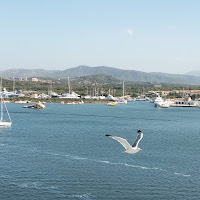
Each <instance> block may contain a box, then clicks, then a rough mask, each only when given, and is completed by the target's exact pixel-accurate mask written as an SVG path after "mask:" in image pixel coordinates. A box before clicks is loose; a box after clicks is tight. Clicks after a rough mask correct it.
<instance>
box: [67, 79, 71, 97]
mask: <svg viewBox="0 0 200 200" xmlns="http://www.w3.org/2000/svg"><path fill="white" fill-rule="evenodd" d="M68 87H69V94H70V92H71V91H70V87H71V86H70V80H69V76H68Z"/></svg>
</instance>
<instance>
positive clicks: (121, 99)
mask: <svg viewBox="0 0 200 200" xmlns="http://www.w3.org/2000/svg"><path fill="white" fill-rule="evenodd" d="M118 103H123V104H127V100H126V99H125V98H124V81H123V96H122V98H119V99H118Z"/></svg>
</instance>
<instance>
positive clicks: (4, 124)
mask: <svg viewBox="0 0 200 200" xmlns="http://www.w3.org/2000/svg"><path fill="white" fill-rule="evenodd" d="M11 124H12V122H1V121H0V126H11Z"/></svg>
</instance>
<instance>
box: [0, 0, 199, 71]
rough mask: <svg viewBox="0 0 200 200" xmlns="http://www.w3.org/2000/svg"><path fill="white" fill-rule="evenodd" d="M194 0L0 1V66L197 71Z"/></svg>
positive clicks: (197, 41)
mask: <svg viewBox="0 0 200 200" xmlns="http://www.w3.org/2000/svg"><path fill="white" fill-rule="evenodd" d="M199 10H200V1H199V0H0V70H4V69H10V68H27V69H36V68H43V69H59V70H64V69H67V68H71V67H76V66H78V65H88V66H91V67H93V66H109V67H115V68H120V69H131V70H139V71H144V72H167V73H185V72H188V71H192V70H200V11H199Z"/></svg>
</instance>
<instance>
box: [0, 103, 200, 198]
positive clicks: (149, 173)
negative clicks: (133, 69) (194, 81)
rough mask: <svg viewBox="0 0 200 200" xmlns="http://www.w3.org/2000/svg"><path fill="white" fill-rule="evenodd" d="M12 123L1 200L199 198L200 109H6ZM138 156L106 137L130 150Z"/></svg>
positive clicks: (1, 153) (1, 143)
mask: <svg viewBox="0 0 200 200" xmlns="http://www.w3.org/2000/svg"><path fill="white" fill-rule="evenodd" d="M7 107H8V110H9V113H10V115H11V118H12V121H13V124H12V127H10V128H1V129H0V199H2V200H57V199H59V200H64V199H70V200H71V199H72V200H76V199H77V200H78V199H86V200H93V199H94V200H104V199H105V200H107V199H108V200H116V199H117V200H118V199H119V200H129V199H137V200H140V199H141V200H143V199H145V200H146V199H148V200H151V199H152V200H160V199H166V200H168V199H200V176H199V175H200V144H199V142H200V124H199V119H200V108H167V109H165V108H163V109H159V108H155V107H154V105H153V104H151V103H149V102H131V103H128V104H127V105H123V104H118V105H116V106H113V107H112V106H106V105H105V104H83V105H66V104H65V105H61V104H46V108H45V109H43V110H35V109H25V108H22V105H20V104H12V103H10V104H7ZM137 129H141V130H142V131H143V133H144V137H143V139H142V140H141V141H140V144H139V147H140V148H142V149H143V150H142V151H140V152H138V153H137V154H134V155H128V154H122V152H123V151H124V148H123V146H121V145H120V144H119V143H118V142H117V141H115V140H113V139H111V138H107V137H105V136H104V134H110V135H116V136H120V137H124V138H126V139H127V140H128V141H129V142H130V143H132V142H133V140H135V138H136V136H137V132H136V131H137Z"/></svg>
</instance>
